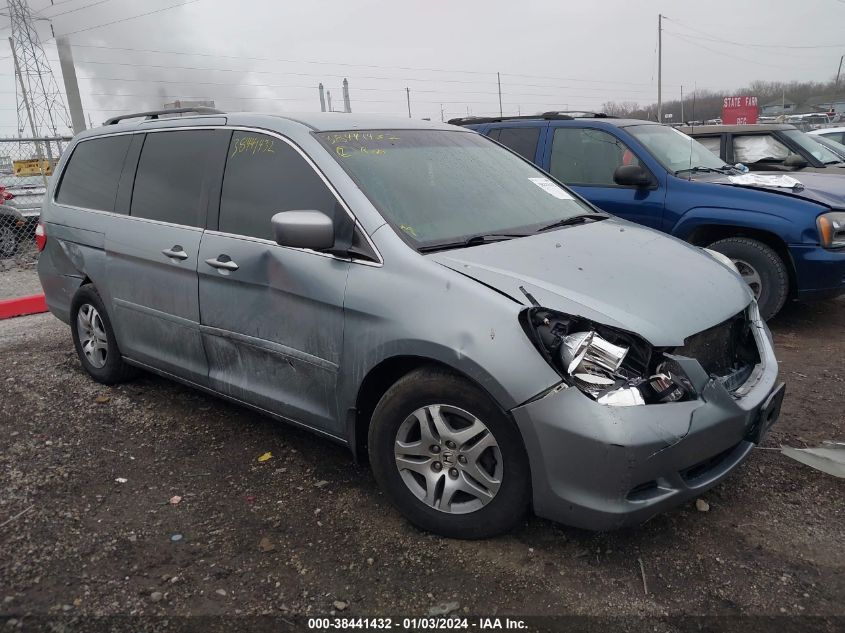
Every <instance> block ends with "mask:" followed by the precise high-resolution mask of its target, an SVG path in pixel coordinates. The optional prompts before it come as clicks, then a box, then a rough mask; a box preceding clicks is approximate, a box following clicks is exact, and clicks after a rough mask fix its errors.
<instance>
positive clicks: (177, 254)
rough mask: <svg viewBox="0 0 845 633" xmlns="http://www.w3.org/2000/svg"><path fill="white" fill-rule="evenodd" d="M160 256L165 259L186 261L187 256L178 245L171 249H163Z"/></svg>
mask: <svg viewBox="0 0 845 633" xmlns="http://www.w3.org/2000/svg"><path fill="white" fill-rule="evenodd" d="M161 254H162V255H164V256H165V257H169V258H170V259H188V254H187V253H186V252H185V249H183V248H182V247H181V246H179V245H178V244H177V245H176V246H174V247H173V248H165V249H164V250H163V251H161Z"/></svg>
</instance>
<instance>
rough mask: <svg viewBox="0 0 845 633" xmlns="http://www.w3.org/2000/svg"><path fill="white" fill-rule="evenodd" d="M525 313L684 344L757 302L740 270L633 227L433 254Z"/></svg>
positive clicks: (587, 229)
mask: <svg viewBox="0 0 845 633" xmlns="http://www.w3.org/2000/svg"><path fill="white" fill-rule="evenodd" d="M428 257H431V258H432V259H434V260H435V261H437V262H438V263H440V264H442V265H443V266H446V267H448V268H451V269H452V270H454V271H456V272H458V273H461V274H463V275H466V276H467V277H470V278H472V279H474V280H476V281H478V282H480V283H482V284H484V285H486V286H489V287H491V288H493V289H494V290H496V291H499V292H502V293H504V294H506V295H508V296H510V297H511V298H513V299H514V300H516V301H518V302H519V303H522V304H524V305H526V306H528V305H530V300H529V299H528V298H527V297H526V294H525V292H523V291H522V290H521V288H524V289H525V291H526V292H528V293H529V294H530V295H531V296H532V297H533V298H534V299H536V301H537V302H538V303H539V304H540V305H541V306H543V307H545V308H549V309H552V310H557V311H560V312H563V313H566V314H570V315H573V316H581V317H584V318H587V319H590V320H593V321H596V322H599V323H603V324H605V325H610V326H613V327H618V328H621V329H624V330H628V331H630V332H634V333H636V334H639V335H640V336H642V337H643V338H645V339H646V340H647V341H649V342H650V343H651V344H652V345H655V346H674V345H682V344H683V342H684V339H685V338H687V337H688V336H690V335H692V334H696V333H698V332H701V331H703V330H706V329H707V328H709V327H712V326H714V325H717V324H719V323H721V322H722V321H725V320H726V319H728V318H730V317H731V316H733V315H735V314H736V313H738V312H739V311H740V310H742V309H743V308H745V307H746V306H747V305H748V304H749V303H750V302H751V298H752V295H751V291H750V289H749V288H748V286H746V285H745V283H743V281H742V279H741V278H740V277H739V275H737V274H736V273H735V272H733V271H731V270H729V269H728V268H726V267H725V266H724V265H722V264H720V263H718V262H716V261H715V260H714V259H712V258H711V257H710V256H709V255H707V254H706V253H704V252H703V251H702V250H701V249H698V248H696V247H693V246H690V245H689V244H687V243H685V242H682V241H680V240H677V239H675V238H672V237H669V236H666V235H664V234H662V233H658V232H657V231H653V230H651V229H647V228H644V227H641V226H638V225H636V224H631V223H629V222H626V221H624V220H618V219H615V218H613V219H608V220H602V221H600V222H592V223H589V224H583V225H575V226H571V227H566V228H562V229H559V230H556V231H550V232H547V233H540V234H537V235H533V236H530V237H523V238H516V239H512V240H508V241H505V242H495V243H492V244H486V245H483V246H475V247H470V248H462V249H455V250H450V251H444V252H440V253H434V254H432V255H429V256H428Z"/></svg>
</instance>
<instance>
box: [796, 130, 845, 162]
mask: <svg viewBox="0 0 845 633" xmlns="http://www.w3.org/2000/svg"><path fill="white" fill-rule="evenodd" d="M782 134H783V135H784V136H785V137H786V138H788V139H789V140H791V141H792V142H793V143H795V144H796V145H798V147H800V148H801V149H802V150H804V151H805V152H806V153H808V154H810V155H811V156H812V157H813V158H815V159H816V160H817V161H819V162H822V163H824V164H825V165H829V164H832V163H838V162H840V161H841V159H840V158H839V157H838V156H837V155H836V154H834V153H833V152H831V151H830V150H829V149H827V148H826V147H825V146H824V145H822V144H821V143H819V142H818V141H816V139H814V138H813V137H812V136H810V135H809V134H806V133H805V132H801V131H799V130H784V131H783V132H782Z"/></svg>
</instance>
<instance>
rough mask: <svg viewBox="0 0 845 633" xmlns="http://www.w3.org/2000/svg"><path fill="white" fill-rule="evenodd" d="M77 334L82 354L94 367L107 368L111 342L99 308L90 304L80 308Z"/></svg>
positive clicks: (77, 316)
mask: <svg viewBox="0 0 845 633" xmlns="http://www.w3.org/2000/svg"><path fill="white" fill-rule="evenodd" d="M76 332H77V334H78V335H79V344H80V346H81V347H82V353H83V354H85V358H86V359H87V360H88V362H89V363H91V365H92V366H93V367H96V368H97V369H100V368H102V367H104V366H105V364H106V359H107V358H108V353H109V341H108V337H107V336H106V330H105V327H104V326H103V319H102V318H101V317H100V313H99V312H97V308H95V307H94V306H92V305H91V304H90V303H84V304H82V305H81V306H80V307H79V311H78V312H77V315H76Z"/></svg>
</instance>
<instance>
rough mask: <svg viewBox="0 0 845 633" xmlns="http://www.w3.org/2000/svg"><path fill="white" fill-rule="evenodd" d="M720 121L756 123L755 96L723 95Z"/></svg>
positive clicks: (739, 123) (736, 123)
mask: <svg viewBox="0 0 845 633" xmlns="http://www.w3.org/2000/svg"><path fill="white" fill-rule="evenodd" d="M722 123H724V124H725V125H743V124H744V123H757V97H725V98H724V100H723V101H722Z"/></svg>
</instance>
